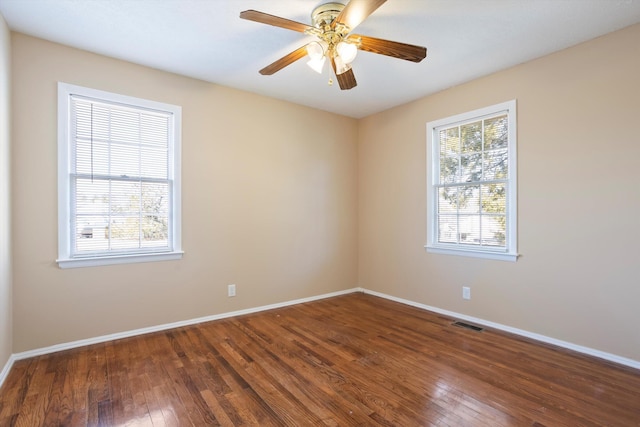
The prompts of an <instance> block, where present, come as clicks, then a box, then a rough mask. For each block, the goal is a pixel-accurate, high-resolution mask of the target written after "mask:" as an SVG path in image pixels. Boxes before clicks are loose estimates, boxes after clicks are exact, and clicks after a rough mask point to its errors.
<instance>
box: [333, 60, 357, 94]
mask: <svg viewBox="0 0 640 427" xmlns="http://www.w3.org/2000/svg"><path fill="white" fill-rule="evenodd" d="M331 66H332V67H333V72H334V73H336V79H337V80H338V84H339V85H340V89H342V90H349V89H353V88H354V87H356V86H357V85H358V83H357V82H356V76H355V74H353V69H351V68H349V69H348V70H347V71H345V72H344V73H342V74H338V73H337V72H336V62H335V61H334V59H333V58H331Z"/></svg>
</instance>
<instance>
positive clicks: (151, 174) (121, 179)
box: [60, 87, 180, 261]
mask: <svg viewBox="0 0 640 427" xmlns="http://www.w3.org/2000/svg"><path fill="white" fill-rule="evenodd" d="M82 89H84V88H78V87H71V90H70V91H65V94H64V95H65V96H66V97H67V102H66V107H64V106H63V108H66V110H65V111H66V112H68V117H67V118H66V120H65V121H64V123H62V120H61V123H60V125H61V126H65V125H66V126H67V127H68V128H67V131H66V132H64V133H65V135H66V138H65V140H66V141H61V144H65V145H66V147H65V148H66V150H62V151H64V152H65V154H64V156H63V155H61V163H62V162H65V163H66V166H67V167H66V169H67V170H66V173H65V175H66V176H64V177H61V179H62V180H63V181H64V185H65V186H66V189H61V191H62V192H63V193H65V192H66V193H67V194H66V197H61V204H64V205H66V206H64V205H63V206H61V209H60V210H61V211H62V210H66V215H63V217H65V218H66V221H68V222H67V224H68V226H66V224H64V225H63V226H62V227H61V233H66V239H65V238H63V239H61V241H64V243H65V246H66V247H64V248H63V247H61V248H60V249H61V256H60V258H61V260H63V261H64V259H71V260H81V259H101V258H113V257H118V259H119V260H122V259H123V257H126V256H140V255H156V254H167V253H173V252H175V251H179V250H180V248H179V247H178V246H179V239H177V237H179V227H178V226H179V224H177V223H176V219H177V218H178V215H177V213H178V212H179V204H177V203H176V202H177V200H176V195H177V192H176V170H177V168H176V159H177V158H178V156H176V145H177V141H176V135H177V132H176V118H177V117H176V110H175V108H169V109H168V108H164V107H165V104H157V103H152V102H150V101H144V100H135V99H132V98H128V97H122V96H118V95H114V94H107V93H102V92H101V93H100V95H102V96H91V95H95V93H93V92H96V91H91V92H92V93H91V94H89V95H87V94H86V93H83V92H85V91H84V90H82ZM170 107H174V106H170ZM178 112H179V110H178ZM178 116H179V114H178ZM178 118H179V117H178ZM63 157H64V158H63ZM61 169H64V168H61ZM61 173H62V172H61ZM178 194H179V193H178ZM63 229H64V231H62V230H63ZM177 244H178V245H177ZM137 259H138V260H147V259H141V258H137Z"/></svg>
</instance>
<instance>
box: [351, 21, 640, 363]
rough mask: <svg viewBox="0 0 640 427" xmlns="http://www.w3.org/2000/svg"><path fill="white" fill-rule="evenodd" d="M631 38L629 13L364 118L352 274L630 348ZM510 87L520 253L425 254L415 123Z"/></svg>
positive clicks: (635, 98)
mask: <svg viewBox="0 0 640 427" xmlns="http://www.w3.org/2000/svg"><path fill="white" fill-rule="evenodd" d="M638 40H640V25H635V26H632V27H629V28H627V29H624V30H622V31H619V32H616V33H612V34H610V35H607V36H604V37H601V38H598V39H596V40H593V41H590V42H588V43H584V44H582V45H579V46H576V47H573V48H570V49H567V50H564V51H561V52H558V53H556V54H553V55H550V56H546V57H544V58H541V59H539V60H536V61H533V62H529V63H526V64H523V65H520V66H518V67H515V68H512V69H509V70H506V71H503V72H499V73H496V74H493V75H491V76H488V77H485V78H481V79H478V80H475V81H472V82H470V83H467V84H464V85H461V86H458V87H454V88H451V89H449V90H446V91H443V92H441V93H438V94H436V95H433V96H429V97H427V98H424V99H421V100H419V101H417V102H413V103H411V104H408V105H404V106H401V107H398V108H395V109H392V110H389V111H387V112H384V113H381V114H378V115H375V116H371V117H368V118H366V119H363V120H362V121H361V122H360V127H359V132H360V137H359V146H358V153H359V164H358V168H359V183H360V184H359V218H358V224H359V283H360V286H362V287H364V288H369V289H371V290H374V291H378V292H383V293H387V294H390V295H393V296H396V297H399V298H405V299H409V300H412V301H415V302H419V303H422V304H426V305H430V306H434V307H438V308H441V309H445V310H451V311H454V312H458V313H462V314H466V315H468V316H474V317H477V318H481V319H484V320H488V321H493V322H498V323H501V324H504V325H508V326H511V327H515V328H520V329H523V330H526V331H530V332H534V333H538V334H542V335H545V336H548V337H552V338H555V339H560V340H564V341H568V342H571V343H574V344H578V345H582V346H587V347H590V348H594V349H598V350H601V351H605V352H609V353H613V354H616V355H618V356H623V357H627V358H631V359H633V360H640V334H639V333H638V325H640V308H639V304H640V279H639V277H640V276H639V274H638V265H639V264H638V263H639V258H640V257H639V255H640V249H638V248H639V246H638V245H639V244H640V221H639V218H640V217H639V212H640V179H639V178H638V172H639V170H640V167H639V164H638V162H639V159H640V137H639V135H640V133H639V132H638V121H639V120H640V81H639V76H640V43H638ZM425 78H428V76H425ZM511 99H517V103H518V104H517V108H518V198H519V204H518V210H519V215H518V229H519V248H518V249H519V252H520V253H521V254H522V257H521V258H520V259H519V260H518V261H517V262H516V263H510V262H504V261H490V260H480V259H474V258H466V257H455V256H447V255H438V254H427V253H425V250H424V248H423V245H424V244H425V241H426V240H425V229H426V225H425V216H426V201H425V200H426V198H425V192H426V187H425V186H426V184H425V180H426V169H425V156H426V154H425V127H426V123H427V122H428V121H430V120H435V119H440V118H443V117H447V116H450V115H453V114H457V113H462V112H465V111H470V110H473V109H476V108H480V107H484V106H488V105H492V104H495V103H498V102H502V101H507V100H511ZM463 285H467V286H470V287H471V291H472V299H471V300H470V301H463V300H462V297H461V296H462V289H461V288H462V286H463Z"/></svg>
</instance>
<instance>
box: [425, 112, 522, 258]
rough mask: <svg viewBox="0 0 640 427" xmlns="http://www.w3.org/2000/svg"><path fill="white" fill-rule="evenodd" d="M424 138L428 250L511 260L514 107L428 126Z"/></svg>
mask: <svg viewBox="0 0 640 427" xmlns="http://www.w3.org/2000/svg"><path fill="white" fill-rule="evenodd" d="M428 132H429V134H428V135H429V137H428V145H429V147H428V153H429V154H430V161H429V167H430V173H429V176H428V188H429V190H428V201H429V206H430V210H429V224H428V230H429V232H430V233H429V235H428V236H427V249H428V250H429V249H432V250H434V251H438V250H440V251H443V252H445V253H455V252H458V253H465V252H466V253H467V254H476V255H477V254H494V255H499V254H507V255H508V256H510V257H513V256H514V255H515V242H516V236H515V232H516V227H515V211H516V206H515V200H516V198H515V102H512V103H507V104H501V105H498V106H494V107H489V108H487V109H483V110H477V111H474V112H470V113H466V114H463V115H459V116H456V117H453V118H448V119H443V120H440V121H438V122H432V123H429V124H428ZM498 257H499V256H498Z"/></svg>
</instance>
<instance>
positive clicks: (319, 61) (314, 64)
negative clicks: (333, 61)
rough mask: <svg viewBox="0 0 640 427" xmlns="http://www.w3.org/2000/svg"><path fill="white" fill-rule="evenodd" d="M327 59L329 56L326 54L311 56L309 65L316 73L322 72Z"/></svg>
mask: <svg viewBox="0 0 640 427" xmlns="http://www.w3.org/2000/svg"><path fill="white" fill-rule="evenodd" d="M326 59H327V58H326V57H324V56H321V57H320V58H311V59H310V60H309V61H308V62H307V65H308V66H309V67H311V69H312V70H313V71H315V72H316V73H318V74H322V67H323V66H324V61H326Z"/></svg>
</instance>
